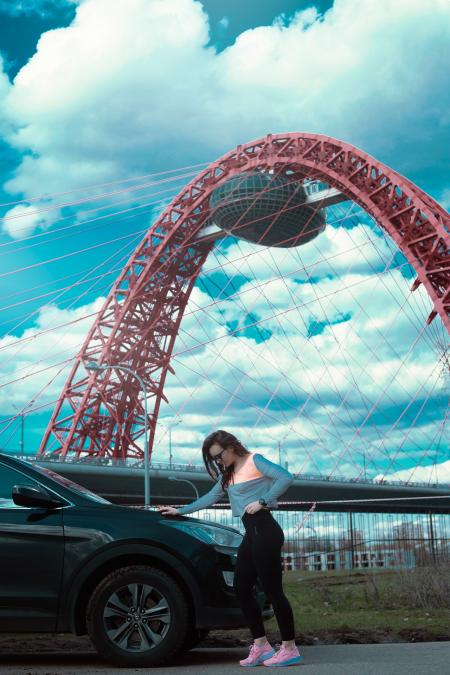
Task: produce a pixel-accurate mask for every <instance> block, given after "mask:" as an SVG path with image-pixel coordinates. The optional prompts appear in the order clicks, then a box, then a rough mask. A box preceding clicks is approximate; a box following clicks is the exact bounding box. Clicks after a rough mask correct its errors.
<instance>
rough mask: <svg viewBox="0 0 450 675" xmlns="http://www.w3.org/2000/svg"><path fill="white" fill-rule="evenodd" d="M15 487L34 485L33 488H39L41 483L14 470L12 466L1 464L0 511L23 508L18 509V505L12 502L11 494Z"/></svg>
mask: <svg viewBox="0 0 450 675" xmlns="http://www.w3.org/2000/svg"><path fill="white" fill-rule="evenodd" d="M13 485H32V486H33V487H38V486H39V483H37V482H36V481H35V480H33V479H32V478H29V477H28V476H25V474H23V473H21V472H20V471H16V469H12V468H11V467H10V466H5V465H4V464H0V509H1V508H23V507H20V506H19V507H16V504H14V502H13V500H12V497H11V492H12V489H13Z"/></svg>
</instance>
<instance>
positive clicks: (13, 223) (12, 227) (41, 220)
mask: <svg viewBox="0 0 450 675" xmlns="http://www.w3.org/2000/svg"><path fill="white" fill-rule="evenodd" d="M58 213H59V212H58V211H57V210H52V211H51V213H50V214H48V213H45V211H44V212H41V211H39V208H38V207H36V206H35V205H32V204H17V205H16V206H13V207H12V208H11V209H9V211H7V213H6V214H5V216H4V217H3V218H2V220H1V225H2V230H3V232H7V233H8V234H9V236H10V237H11V238H12V239H24V238H25V237H27V236H28V235H30V234H32V233H33V232H34V231H35V230H37V229H43V230H45V229H47V228H48V227H49V226H50V225H51V224H52V222H54V221H55V220H57V217H58Z"/></svg>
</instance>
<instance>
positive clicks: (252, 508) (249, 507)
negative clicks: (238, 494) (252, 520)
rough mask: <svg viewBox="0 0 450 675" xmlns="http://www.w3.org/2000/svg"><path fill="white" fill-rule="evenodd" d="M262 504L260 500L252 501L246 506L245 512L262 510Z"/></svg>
mask: <svg viewBox="0 0 450 675" xmlns="http://www.w3.org/2000/svg"><path fill="white" fill-rule="evenodd" d="M262 508H263V507H262V505H261V504H260V503H259V502H250V504H247V506H246V507H245V512H246V513H257V511H261V509H262Z"/></svg>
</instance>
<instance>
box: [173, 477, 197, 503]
mask: <svg viewBox="0 0 450 675" xmlns="http://www.w3.org/2000/svg"><path fill="white" fill-rule="evenodd" d="M169 480H179V481H182V482H183V483H189V485H192V487H193V488H194V490H195V498H196V499H198V498H199V494H198V490H197V486H196V485H194V483H193V482H192V481H191V480H188V479H187V478H177V477H176V476H169Z"/></svg>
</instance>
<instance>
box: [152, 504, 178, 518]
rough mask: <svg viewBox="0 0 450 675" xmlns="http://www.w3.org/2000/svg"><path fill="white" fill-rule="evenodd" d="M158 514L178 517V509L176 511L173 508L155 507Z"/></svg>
mask: <svg viewBox="0 0 450 675" xmlns="http://www.w3.org/2000/svg"><path fill="white" fill-rule="evenodd" d="M157 509H158V511H159V513H161V514H162V515H163V516H178V515H179V513H178V509H176V508H175V507H174V506H158V507H157Z"/></svg>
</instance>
